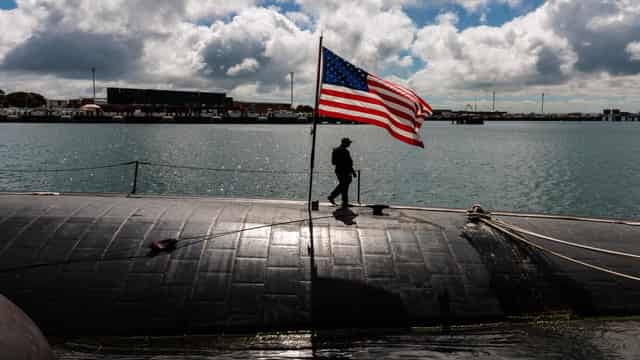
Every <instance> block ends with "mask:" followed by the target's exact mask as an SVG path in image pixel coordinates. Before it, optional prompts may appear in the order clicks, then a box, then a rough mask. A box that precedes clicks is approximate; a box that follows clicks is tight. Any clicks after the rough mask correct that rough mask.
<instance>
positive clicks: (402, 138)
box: [318, 109, 424, 148]
mask: <svg viewBox="0 0 640 360" xmlns="http://www.w3.org/2000/svg"><path fill="white" fill-rule="evenodd" d="M318 114H319V115H320V116H326V117H333V118H337V119H345V120H351V121H357V122H362V123H366V124H371V125H376V126H379V127H382V128H385V129H386V130H387V131H388V132H389V134H391V136H393V137H394V138H396V139H398V140H400V141H402V142H405V143H407V144H409V145H414V146H419V147H421V148H424V143H423V142H422V141H419V140H416V139H411V138H408V137H406V136H402V135H400V134H398V133H396V132H395V131H393V129H392V128H391V126H390V125H389V124H387V123H384V122H382V121H377V120H373V119H368V118H365V117H360V116H353V115H347V114H343V113H337V112H333V111H326V110H321V109H320V110H318Z"/></svg>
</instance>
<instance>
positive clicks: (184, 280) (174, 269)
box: [165, 260, 198, 285]
mask: <svg viewBox="0 0 640 360" xmlns="http://www.w3.org/2000/svg"><path fill="white" fill-rule="evenodd" d="M197 270H198V262H197V261H193V260H171V261H170V262H169V269H168V271H167V274H166V277H165V282H166V283H168V284H185V285H186V284H191V283H192V282H193V280H194V279H195V276H196V272H197Z"/></svg>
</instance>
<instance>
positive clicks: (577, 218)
mask: <svg viewBox="0 0 640 360" xmlns="http://www.w3.org/2000/svg"><path fill="white" fill-rule="evenodd" d="M363 205H364V204H363ZM365 206H366V205H365ZM389 209H392V210H414V211H427V212H448V213H457V214H466V213H467V212H468V210H463V209H449V208H437V207H419V206H390V207H389ZM491 215H497V216H510V217H522V218H532V219H552V220H570V221H585V222H595V223H604V224H617V225H628V226H640V222H639V221H625V220H614V219H596V218H588V217H580V216H570V215H544V214H527V213H513V212H504V211H497V212H491Z"/></svg>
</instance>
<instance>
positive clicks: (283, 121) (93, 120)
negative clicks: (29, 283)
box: [0, 116, 633, 125]
mask: <svg viewBox="0 0 640 360" xmlns="http://www.w3.org/2000/svg"><path fill="white" fill-rule="evenodd" d="M459 119H460V118H442V117H432V118H429V119H428V120H427V121H429V122H434V121H438V122H450V123H451V122H454V121H456V120H459ZM482 120H483V121H492V122H504V121H529V122H530V121H535V122H554V121H555V122H557V121H570V122H600V121H602V122H604V120H603V118H601V117H580V118H576V117H567V116H545V117H501V118H482ZM622 122H633V121H622ZM0 123H29V124H33V123H36V124H37V123H59V124H247V125H258V124H263V125H271V124H273V125H292V124H293V125H295V124H298V125H304V124H311V123H312V121H311V119H309V120H306V121H301V120H297V119H290V118H289V119H287V118H269V119H268V120H266V121H265V120H258V119H255V118H223V119H211V118H205V117H200V118H198V117H178V118H174V119H163V118H155V117H153V118H146V117H126V118H122V119H113V118H111V117H94V116H87V117H74V118H72V119H60V118H59V117H29V118H24V117H23V118H19V119H15V118H9V117H7V116H2V117H0ZM319 124H331V125H359V124H360V123H355V122H350V121H342V120H336V119H327V118H322V119H321V120H320V121H319Z"/></svg>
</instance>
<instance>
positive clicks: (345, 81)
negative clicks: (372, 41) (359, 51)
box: [322, 48, 369, 91]
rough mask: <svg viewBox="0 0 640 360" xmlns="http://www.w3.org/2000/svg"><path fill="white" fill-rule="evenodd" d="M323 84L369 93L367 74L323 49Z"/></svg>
mask: <svg viewBox="0 0 640 360" xmlns="http://www.w3.org/2000/svg"><path fill="white" fill-rule="evenodd" d="M322 62H323V64H322V82H323V83H324V84H330V85H336V86H343V87H347V88H351V89H354V90H361V91H369V86H368V85H367V75H368V74H367V72H366V71H364V70H362V69H360V68H359V67H356V66H354V65H353V64H350V63H348V62H347V61H345V60H344V59H342V58H341V57H339V56H338V55H336V54H334V53H333V52H331V50H329V49H327V48H322Z"/></svg>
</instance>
